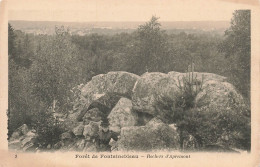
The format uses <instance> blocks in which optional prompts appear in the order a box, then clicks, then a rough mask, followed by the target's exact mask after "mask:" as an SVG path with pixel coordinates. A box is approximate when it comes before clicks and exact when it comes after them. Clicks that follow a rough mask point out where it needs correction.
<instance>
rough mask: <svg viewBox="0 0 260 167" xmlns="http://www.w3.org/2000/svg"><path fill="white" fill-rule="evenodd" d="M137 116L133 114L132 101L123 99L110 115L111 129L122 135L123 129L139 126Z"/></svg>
mask: <svg viewBox="0 0 260 167" xmlns="http://www.w3.org/2000/svg"><path fill="white" fill-rule="evenodd" d="M137 119H138V118H137V114H136V113H135V112H133V109H132V101H131V100H129V99H127V98H121V99H120V100H119V101H118V103H117V104H116V106H115V107H114V108H113V110H112V111H111V112H110V114H109V115H108V120H109V123H110V129H111V130H113V131H114V132H117V133H120V131H121V128H123V127H127V126H134V125H136V124H137Z"/></svg>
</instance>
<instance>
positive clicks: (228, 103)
mask: <svg viewBox="0 0 260 167" xmlns="http://www.w3.org/2000/svg"><path fill="white" fill-rule="evenodd" d="M195 104H196V106H197V107H199V108H201V109H203V110H208V111H213V110H216V109H217V110H219V111H223V110H227V109H232V108H233V109H237V108H245V107H246V105H245V103H244V99H243V97H242V95H241V94H239V93H238V92H237V91H236V89H235V87H234V86H233V85H232V84H230V83H228V82H219V81H215V80H209V81H207V82H205V83H204V84H203V87H202V91H200V92H199V93H198V95H197V96H196V99H195Z"/></svg>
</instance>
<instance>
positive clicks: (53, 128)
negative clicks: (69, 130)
mask: <svg viewBox="0 0 260 167" xmlns="http://www.w3.org/2000/svg"><path fill="white" fill-rule="evenodd" d="M32 126H33V128H34V129H35V130H36V133H37V135H38V136H37V139H36V141H37V144H38V145H39V147H40V148H46V147H47V146H48V145H49V144H50V145H54V144H55V143H57V142H58V141H59V140H60V135H61V134H62V133H63V132H64V131H65V129H64V127H63V125H62V123H61V122H59V121H58V120H57V119H56V118H55V117H54V116H53V113H52V112H51V110H49V109H47V108H45V107H40V109H39V110H38V111H35V112H34V115H33V125H32Z"/></svg>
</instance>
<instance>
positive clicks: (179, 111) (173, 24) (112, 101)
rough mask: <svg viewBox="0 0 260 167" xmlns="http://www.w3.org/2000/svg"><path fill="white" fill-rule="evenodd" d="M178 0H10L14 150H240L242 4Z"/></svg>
mask: <svg viewBox="0 0 260 167" xmlns="http://www.w3.org/2000/svg"><path fill="white" fill-rule="evenodd" d="M177 1H178V4H180V5H174V4H175V2H174V1H167V3H166V2H160V1H157V0H152V1H151V2H150V3H149V2H147V1H140V2H139V3H138V2H136V3H131V1H128V0H127V1H125V2H122V1H118V0H115V1H112V0H109V2H111V3H109V2H105V1H102V0H97V1H86V2H83V1H68V2H66V3H65V2H64V4H63V3H62V2H63V1H60V0H56V1H53V4H52V3H51V2H49V0H48V1H46V2H44V1H37V2H36V1H32V0H29V1H28V2H26V3H25V2H24V4H23V5H22V2H18V1H15V0H10V2H9V4H8V5H9V8H8V23H7V24H6V25H8V30H7V33H8V34H7V38H8V40H7V41H8V44H7V46H8V58H7V61H8V73H7V74H8V108H7V110H6V115H7V134H6V138H7V142H8V150H9V151H11V152H15V153H16V155H15V156H16V157H15V158H17V156H19V153H21V154H23V153H34V154H35V153H37V154H41V153H56V152H59V153H72V152H73V153H75V152H76V153H77V154H75V155H74V157H73V158H76V159H77V158H89V157H88V155H87V154H95V153H96V154H98V155H100V153H102V154H101V157H100V158H102V156H103V157H104V156H106V155H110V154H111V155H112V156H111V157H109V158H112V157H113V156H115V157H113V158H129V157H130V158H137V157H138V153H139V152H140V153H146V154H145V158H160V156H161V155H159V154H157V153H160V152H164V153H174V152H178V155H182V156H179V157H178V155H177V154H176V155H174V156H176V157H174V158H182V159H187V160H188V159H190V158H191V155H190V153H191V154H192V153H207V154H214V153H218V155H221V154H222V153H223V154H224V153H225V154H226V153H230V154H231V155H245V154H247V155H249V154H251V151H252V149H254V148H252V133H251V132H252V119H253V117H252V112H253V109H252V107H251V104H252V94H253V93H259V92H252V87H251V86H252V84H253V81H252V79H253V78H252V76H253V75H252V64H251V63H252V61H251V60H252V56H251V50H252V47H251V46H252V42H251V39H252V31H253V30H252V20H253V19H252V17H251V16H252V10H251V8H250V7H247V4H242V5H241V4H237V5H238V6H236V5H234V4H233V3H231V2H226V1H216V0H211V1H210V3H209V4H210V5H207V4H206V3H205V6H206V8H204V7H203V3H202V1H201V0H200V2H201V3H200V4H195V3H192V5H191V3H190V4H189V5H188V2H190V1H183V2H182V1H179V0H177ZM7 2H8V1H7ZM29 2H31V4H30V3H29ZM192 2H194V1H192ZM59 4H61V6H59ZM52 5H53V6H55V7H53V6H52ZM239 5H241V6H243V7H239ZM248 5H249V4H248ZM180 6H181V8H180ZM244 6H246V7H244ZM249 6H250V5H249ZM258 65H259V64H258ZM256 76H258V75H256ZM258 77H259V76H258ZM257 84H259V83H257ZM258 86H259V85H258ZM258 102H259V100H258ZM133 152H134V153H135V154H129V153H133ZM123 153H124V154H123ZM148 153H149V154H148ZM151 153H152V154H151ZM220 153H221V154H220ZM134 156H137V157H134ZM172 156H173V155H172ZM105 158H108V157H105ZM139 158H140V155H139ZM161 158H170V154H169V155H167V157H166V155H162V157H161ZM171 158H172V159H173V157H171Z"/></svg>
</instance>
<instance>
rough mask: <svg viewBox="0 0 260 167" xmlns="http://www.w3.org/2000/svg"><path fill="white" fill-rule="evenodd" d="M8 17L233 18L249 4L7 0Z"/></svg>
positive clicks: (175, 0) (187, 0)
mask: <svg viewBox="0 0 260 167" xmlns="http://www.w3.org/2000/svg"><path fill="white" fill-rule="evenodd" d="M7 2H8V9H9V10H8V19H9V20H30V21H67V22H101V21H147V20H149V19H150V18H151V16H152V15H155V16H157V17H160V20H161V21H218V20H221V21H223V20H224V21H230V19H231V17H232V13H233V11H234V10H235V9H247V8H250V6H247V5H244V4H235V3H230V2H225V1H217V0H206V1H205V0H138V1H137V0H41V1H40V0H23V1H21V0H8V1H7Z"/></svg>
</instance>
